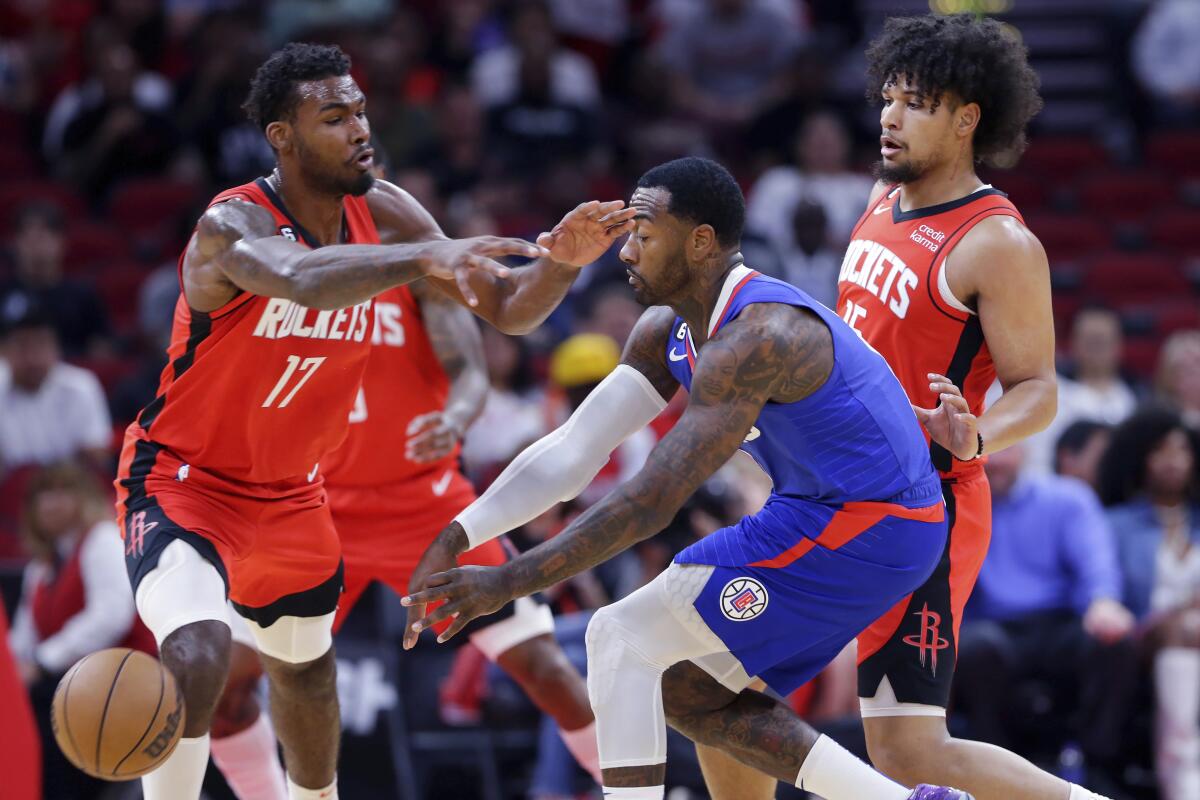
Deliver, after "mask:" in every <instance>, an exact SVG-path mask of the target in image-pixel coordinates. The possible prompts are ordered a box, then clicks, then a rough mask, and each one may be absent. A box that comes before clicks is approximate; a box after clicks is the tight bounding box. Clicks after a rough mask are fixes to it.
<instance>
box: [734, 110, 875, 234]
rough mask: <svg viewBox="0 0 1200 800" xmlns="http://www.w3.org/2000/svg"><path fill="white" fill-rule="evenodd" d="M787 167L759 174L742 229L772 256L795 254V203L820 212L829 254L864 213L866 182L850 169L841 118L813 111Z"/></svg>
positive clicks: (847, 141) (848, 144) (847, 136)
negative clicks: (769, 246)
mask: <svg viewBox="0 0 1200 800" xmlns="http://www.w3.org/2000/svg"><path fill="white" fill-rule="evenodd" d="M792 141H793V145H792V160H793V163H791V164H788V165H785V166H780V167H773V168H771V169H769V170H767V171H766V172H765V173H763V175H762V177H761V178H759V179H758V182H757V183H755V184H754V187H753V188H752V189H751V190H750V196H749V198H748V199H747V202H746V227H747V228H750V229H751V230H754V231H755V232H757V233H760V234H762V235H763V236H765V237H767V239H769V240H770V241H771V242H772V243H773V244H774V245H775V247H776V248H777V249H778V250H781V251H785V252H786V251H791V250H794V249H796V247H797V242H796V233H795V225H794V219H795V217H794V214H795V210H796V206H798V205H799V204H800V201H801V200H805V199H807V200H809V201H813V202H818V203H820V204H821V205H823V206H824V207H825V213H826V216H827V221H828V225H829V234H830V238H831V241H832V244H834V245H835V249H836V248H837V247H840V246H842V245H844V244H845V243H847V242H849V241H850V232H851V231H852V230H853V229H854V225H855V223H856V222H857V221H858V218H859V217H860V216H862V213H863V210H864V209H865V208H866V207H867V198H868V196H869V195H870V194H871V185H872V184H871V179H870V178H869V177H867V176H866V175H863V174H861V173H858V172H855V171H853V170H852V169H851V167H850V147H851V142H850V134H849V132H848V131H847V129H846V125H845V123H844V122H843V121H842V119H841V117H839V116H838V115H837V114H835V113H833V112H832V111H818V112H815V113H813V114H811V115H810V116H809V117H808V118H807V119H805V121H804V122H803V123H802V124H801V126H800V128H799V130H797V132H796V136H795V138H794V139H793V140H792Z"/></svg>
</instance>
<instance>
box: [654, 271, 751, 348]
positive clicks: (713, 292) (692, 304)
mask: <svg viewBox="0 0 1200 800" xmlns="http://www.w3.org/2000/svg"><path fill="white" fill-rule="evenodd" d="M720 258H721V259H722V263H723V266H722V268H721V269H720V270H716V269H713V270H706V271H705V272H704V273H703V275H702V276H701V277H698V278H697V279H696V280H694V281H692V282H691V284H690V285H689V286H688V289H689V291H688V294H687V296H686V297H684V298H682V299H680V300H678V301H676V302H673V303H671V307H672V308H673V309H674V310H675V313H676V314H678V315H679V316H681V317H683V320H684V322H686V323H687V324H688V330H689V331H691V333H692V343H693V344H695V345H696V347H700V346H701V345H702V344H704V343H705V342H706V341H708V322H709V320H711V319H712V314H713V310H714V309H715V308H716V307H717V301H718V300H719V299H720V298H721V290H722V289H723V288H725V279H726V278H727V277H729V273H730V272H731V271H732V270H734V269H735V268H737V267H740V266H742V263H743V259H742V254H741V253H740V252H738V251H736V250H735V251H734V252H732V253H725V254H723V255H722V256H720Z"/></svg>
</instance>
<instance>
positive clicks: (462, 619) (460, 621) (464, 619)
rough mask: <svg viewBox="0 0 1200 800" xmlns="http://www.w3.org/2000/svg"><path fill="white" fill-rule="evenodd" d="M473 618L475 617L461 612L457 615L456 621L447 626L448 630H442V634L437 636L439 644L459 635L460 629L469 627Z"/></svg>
mask: <svg viewBox="0 0 1200 800" xmlns="http://www.w3.org/2000/svg"><path fill="white" fill-rule="evenodd" d="M473 619H475V618H474V617H472V616H469V615H468V614H459V615H458V616H457V617H455V619H454V622H452V623H450V627H449V628H446V630H445V631H443V632H442V635H441V636H439V637H438V638H437V640H438V644H444V643H445V642H448V641H450V640H451V639H452V638H454V637H455V636H456V635H458V632H459V631H461V630H462V629H463V628H465V627H467V625H468V624H469V623H470V622H471V620H473Z"/></svg>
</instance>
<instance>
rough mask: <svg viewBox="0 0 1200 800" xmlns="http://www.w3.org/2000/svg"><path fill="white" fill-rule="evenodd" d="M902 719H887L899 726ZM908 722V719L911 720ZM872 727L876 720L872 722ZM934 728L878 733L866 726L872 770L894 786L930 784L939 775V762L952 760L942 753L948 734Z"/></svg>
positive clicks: (886, 730) (946, 746) (898, 729)
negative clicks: (934, 776) (933, 776)
mask: <svg viewBox="0 0 1200 800" xmlns="http://www.w3.org/2000/svg"><path fill="white" fill-rule="evenodd" d="M903 719H905V718H901V717H894V718H887V720H888V722H901V721H902V720H903ZM910 719H911V718H910ZM871 722H872V723H875V722H876V720H872V721H871ZM934 727H936V726H930V727H929V729H928V730H926V729H925V728H926V726H922V729H921V730H914V729H912V728H911V727H902V722H901V724H900V725H895V726H889V727H888V728H887V729H885V730H884V731H880V730H879V729H878V726H876V727H875V729H874V730H873V729H872V726H870V725H868V726H867V753H868V755H870V757H871V763H872V764H873V765H874V767H875V769H877V770H879V771H880V772H882V773H883V774H884V775H887V776H888V777H889V778H891V779H892V780H894V781H896V782H897V783H901V784H903V785H905V786H916V785H917V784H918V783H922V782H929V781H930V780H932V779H931V777H930V776H931V775H935V774H937V773H939V772H940V771H941V770H940V769H939V766H938V765H939V763H941V760H942V759H947V758H951V757H952V756H951V755H949V754H948V753H946V752H944V751H945V750H946V749H947V748H949V746H950V734H949V733H948V732H946V731H945V725H944V724H943V725H942V726H941V730H940V731H937V730H935V729H934Z"/></svg>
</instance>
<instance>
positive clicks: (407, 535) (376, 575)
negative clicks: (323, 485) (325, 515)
mask: <svg viewBox="0 0 1200 800" xmlns="http://www.w3.org/2000/svg"><path fill="white" fill-rule="evenodd" d="M327 488H328V492H329V502H330V508H331V509H332V512H333V522H334V526H335V528H336V529H337V531H338V535H339V536H340V537H341V541H342V554H343V558H344V559H345V565H346V573H345V584H346V591H345V593H344V594H343V595H342V600H341V603H340V605H339V606H338V611H337V616H336V617H335V618H334V630H335V631H336V630H338V629H339V628H340V627H341V625H342V623H343V622H344V621H345V619H346V616H347V615H348V614H349V613H350V610H351V609H352V608H353V607H354V605H355V603H357V602H358V600H359V598H360V597H362V595H363V592H365V591H366V589H367V587H368V586H370V585H371V583H372V582H374V581H378V582H379V583H382V584H384V585H386V586H388V587H389V588H390V589H392V591H394V592H396V593H397V594H398V595H405V594H408V582H409V579H410V578H411V577H412V573H413V570H415V569H416V566H417V563H418V562H419V561H420V560H421V556H423V555H424V554H425V550H426V548H428V547H429V545H430V543H431V542H433V540H434V539H435V538H437V535H438V534H439V533H441V532H442V530H443V529H444V528H445V527H446V526H447V525H449V524H450V522H451V521H452V520H453V519H454V517H455V516H456V515H457V514H458V512H460V511H462V510H463V509H464V508H466V507H467V506H468V505H470V504H471V503H472V502H473V501H474V500H475V491H474V489H473V488H472V487H471V484H470V482H469V481H467V479H466V478H465V477H463V475H462V474H461V473H459V472H458V471H457V470H449V471H447V472H446V473H444V474H442V475H433V476H430V477H429V478H428V479H425V478H414V479H412V480H410V481H408V482H406V483H405V484H403V485H401V486H394V485H383V486H358V487H351V486H337V485H332V486H329V487H327ZM515 556H516V551H515V549H514V548H513V547H512V545H511V544H510V543H509V542H508V540H507V539H505V538H503V537H501V538H499V539H492V540H491V541H488V542H484V543H483V544H481V545H480V546H479V547H476V548H473V549H471V550H468V551H467V552H466V553H463V554H462V555H461V556H459V559H458V561H459V564H463V565H466V564H473V565H476V566H483V567H493V566H499V565H501V564H504V563H506V562H508V561H509V560H510V559H511V558H513V557H515ZM449 625H450V623H449V621H446V622H444V623H442V624H440V625H438V626H435V630H436V632H438V633H441V632H442V631H444V630H445V629H446V628H447V627H449ZM553 632H554V620H553V616H552V615H551V613H550V609H549V607H548V606H546V605H545V604H543V603H542V602H541V601H540V600H538V599H536V598H520V599H518V600H516V601H514V602H512V603H509V604H508V605H506V606H504V608H502V609H500V610H499V611H497V612H496V613H495V614H490V615H488V616H486V617H481V618H479V619H476V620H474V621H472V622H471V624H470V625H468V626H467V627H466V628H465V629H464V630H463V633H465V634H466V635H467V636H464V637H461V638H462V639H463V640H465V639H466V638H468V637H469V638H470V640H471V642H472V643H474V644H475V645H476V646H478V647H479V648H480V649H481V650H482V651H483V652H484V653H485V654H486V655H488V657H489V658H492V660H495V658H496V657H498V656H499V655H500V653H503V652H504V651H505V650H508V649H509V648H511V647H513V646H515V645H517V644H520V643H521V642H523V641H527V640H529V639H532V638H533V637H535V636H540V635H542V634H549V633H553Z"/></svg>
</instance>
